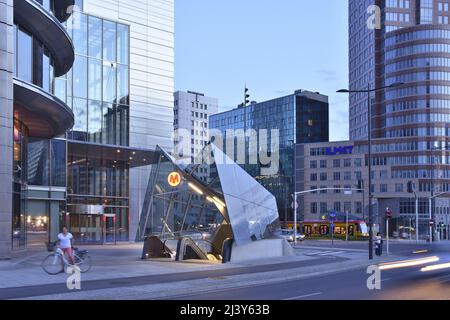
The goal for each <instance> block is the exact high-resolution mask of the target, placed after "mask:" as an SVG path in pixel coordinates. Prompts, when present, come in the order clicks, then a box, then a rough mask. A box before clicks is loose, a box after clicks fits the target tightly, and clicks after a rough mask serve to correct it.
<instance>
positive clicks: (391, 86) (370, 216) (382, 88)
mask: <svg viewBox="0 0 450 320" xmlns="http://www.w3.org/2000/svg"><path fill="white" fill-rule="evenodd" d="M402 85H404V83H403V82H397V83H393V84H391V85H389V86H383V87H378V88H371V86H370V83H369V84H367V89H361V90H349V89H341V90H338V91H337V93H367V109H368V114H367V117H368V121H367V122H368V130H367V132H368V144H369V166H368V167H369V168H368V170H369V259H370V260H373V212H372V200H373V193H372V110H371V104H370V94H371V93H372V92H376V91H380V90H384V89H388V88H395V87H400V86H402Z"/></svg>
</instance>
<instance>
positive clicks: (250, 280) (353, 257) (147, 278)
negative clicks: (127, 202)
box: [0, 244, 400, 299]
mask: <svg viewBox="0 0 450 320" xmlns="http://www.w3.org/2000/svg"><path fill="white" fill-rule="evenodd" d="M87 249H88V250H89V252H90V254H91V256H92V260H93V267H92V270H91V271H90V272H89V273H87V274H83V275H82V283H84V284H85V287H86V285H87V287H89V286H90V288H88V290H84V291H77V292H69V293H58V294H50V293H52V292H54V293H56V292H61V290H63V292H65V291H67V289H66V281H67V275H66V274H60V275H57V276H50V275H47V274H46V273H44V271H43V270H42V269H41V267H40V263H41V261H42V259H43V258H44V257H45V256H46V255H47V254H48V252H36V253H34V254H32V255H31V256H29V257H22V258H17V259H13V260H12V261H8V262H6V263H5V262H3V263H0V296H1V294H2V292H5V290H10V289H14V288H21V287H28V288H27V289H29V290H30V291H29V292H30V293H29V296H30V297H31V296H33V293H32V292H33V286H34V287H35V288H39V287H42V286H47V287H48V290H49V291H48V293H49V294H50V295H48V294H46V295H42V294H39V295H38V297H35V298H38V299H46V298H48V299H114V298H120V299H142V298H143V297H146V298H147V299H154V298H165V297H168V296H173V295H177V294H185V293H186V292H188V293H189V292H198V291H199V290H200V291H201V290H216V289H219V288H230V287H236V286H238V287H239V286H248V285H257V284H263V283H268V282H271V281H275V282H276V281H283V280H286V279H295V278H298V277H313V276H318V275H323V274H329V273H334V272H339V271H345V270H350V269H353V268H362V267H365V266H367V265H370V264H374V263H375V264H376V263H380V262H385V261H393V260H398V259H400V258H399V257H396V256H391V257H382V258H378V259H377V260H375V261H372V262H369V261H368V259H367V257H366V255H365V254H363V253H359V252H351V254H349V255H347V256H345V258H344V257H326V258H325V257H320V258H319V257H310V256H307V255H305V254H303V252H302V250H296V252H297V256H295V257H287V258H278V259H270V260H265V261H251V262H248V263H241V264H232V263H231V264H205V263H200V262H189V263H180V262H173V261H155V260H151V261H150V260H148V261H142V260H140V259H139V257H140V254H141V249H142V244H130V245H120V246H110V247H109V246H98V247H87ZM119 279H120V281H119ZM163 279H167V281H166V283H164V282H162V281H163ZM178 279H179V280H180V281H178ZM186 279H188V280H186ZM109 280H111V281H109ZM97 286H98V287H99V289H97ZM8 288H10V289H8ZM53 289H57V290H54V291H52V290H53ZM64 290H65V291H64ZM186 290H187V291H186ZM189 290H191V291H189ZM19 296H20V297H27V296H28V295H23V294H22V295H19ZM6 297H8V295H6Z"/></svg>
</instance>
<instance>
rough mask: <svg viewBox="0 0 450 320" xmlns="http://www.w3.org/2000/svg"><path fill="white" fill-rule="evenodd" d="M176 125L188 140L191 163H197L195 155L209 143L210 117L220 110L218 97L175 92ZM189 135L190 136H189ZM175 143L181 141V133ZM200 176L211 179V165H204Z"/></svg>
mask: <svg viewBox="0 0 450 320" xmlns="http://www.w3.org/2000/svg"><path fill="white" fill-rule="evenodd" d="M174 99H175V108H174V127H175V131H176V130H183V131H184V133H185V134H186V137H183V138H186V139H187V140H188V141H184V142H185V143H186V145H185V146H184V148H186V149H187V150H188V151H189V154H183V156H184V157H190V158H191V163H196V162H198V161H196V159H195V157H197V156H199V155H201V153H202V150H203V148H204V147H205V146H206V145H207V144H208V143H209V130H208V129H209V118H210V116H211V115H214V114H216V113H217V112H218V111H219V105H218V101H217V99H216V98H211V97H206V96H205V95H204V94H203V93H198V92H193V91H188V92H182V91H177V92H175V94H174ZM188 136H189V137H188ZM174 139H175V141H174V142H175V145H176V144H178V143H180V142H181V141H180V139H181V135H175V137H174ZM198 176H199V178H200V179H202V180H203V181H204V182H207V181H208V179H209V166H202V167H201V168H199V170H198Z"/></svg>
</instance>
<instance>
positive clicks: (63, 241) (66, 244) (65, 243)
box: [58, 232, 73, 249]
mask: <svg viewBox="0 0 450 320" xmlns="http://www.w3.org/2000/svg"><path fill="white" fill-rule="evenodd" d="M72 238H73V236H72V234H71V233H70V232H69V233H67V235H64V233H60V234H58V239H59V241H60V242H59V245H60V247H61V249H67V248H70V247H72V245H71V241H70V240H71V239H72Z"/></svg>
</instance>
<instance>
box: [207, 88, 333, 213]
mask: <svg viewBox="0 0 450 320" xmlns="http://www.w3.org/2000/svg"><path fill="white" fill-rule="evenodd" d="M328 107H329V105H328V97H327V96H324V95H322V94H319V93H315V92H310V91H305V90H297V91H295V92H294V93H293V94H291V95H288V96H285V97H280V98H276V99H272V100H269V101H264V102H260V103H257V102H252V103H251V104H250V105H248V106H245V107H238V108H237V109H234V110H230V111H227V112H223V113H219V114H216V115H213V116H211V117H210V120H209V125H210V128H211V129H217V130H220V131H221V132H222V135H223V137H224V140H225V143H224V144H223V149H224V151H226V153H227V154H228V155H229V156H230V157H231V158H233V157H234V159H237V151H236V150H235V151H233V150H229V151H228V150H227V146H226V141H227V140H230V139H231V140H234V139H235V136H233V137H229V136H227V130H234V133H237V132H238V131H236V130H245V131H248V130H255V132H256V134H257V135H260V134H261V133H263V131H264V130H267V134H268V137H267V141H266V140H264V139H263V140H261V139H258V140H259V141H258V142H257V148H254V146H251V140H252V139H249V140H248V142H247V144H246V147H245V153H246V154H245V163H238V164H239V165H241V166H242V167H243V168H244V170H245V171H247V172H248V173H249V174H250V175H251V176H253V177H255V178H256V180H257V181H258V182H259V183H261V184H262V185H263V186H264V187H265V188H266V189H267V190H269V191H270V192H271V193H272V194H273V195H274V196H275V197H276V199H277V205H278V211H279V214H280V218H281V219H282V220H290V219H291V217H292V214H293V210H292V202H293V193H294V192H295V187H294V181H293V176H294V171H295V169H294V145H295V144H296V143H309V142H326V141H329V127H328V120H329V114H328ZM272 130H276V131H277V132H278V136H279V141H272V139H275V138H276V137H275V136H272V134H271V132H272ZM259 137H260V136H259ZM273 143H275V145H277V146H278V147H279V152H278V150H271V148H269V145H272V146H273ZM264 150H265V151H266V152H267V151H268V153H267V154H271V155H272V156H275V155H277V156H278V157H277V159H276V161H277V166H278V170H276V171H277V172H276V173H273V174H272V173H271V174H265V171H266V169H267V164H262V163H261V161H258V163H257V164H254V163H251V161H250V160H251V159H252V158H258V157H259V156H260V155H261V153H262V152H263V151H264Z"/></svg>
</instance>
